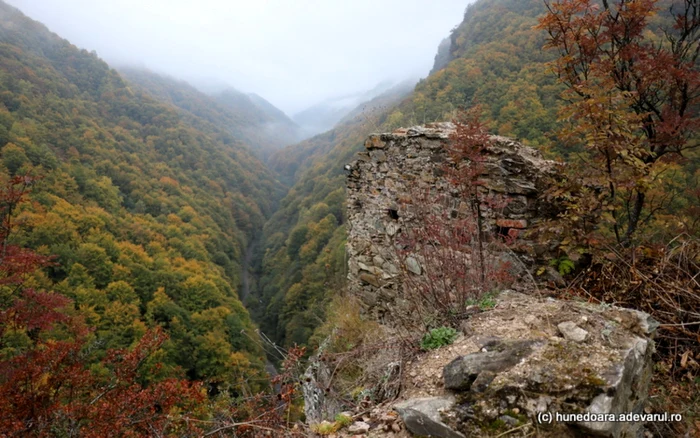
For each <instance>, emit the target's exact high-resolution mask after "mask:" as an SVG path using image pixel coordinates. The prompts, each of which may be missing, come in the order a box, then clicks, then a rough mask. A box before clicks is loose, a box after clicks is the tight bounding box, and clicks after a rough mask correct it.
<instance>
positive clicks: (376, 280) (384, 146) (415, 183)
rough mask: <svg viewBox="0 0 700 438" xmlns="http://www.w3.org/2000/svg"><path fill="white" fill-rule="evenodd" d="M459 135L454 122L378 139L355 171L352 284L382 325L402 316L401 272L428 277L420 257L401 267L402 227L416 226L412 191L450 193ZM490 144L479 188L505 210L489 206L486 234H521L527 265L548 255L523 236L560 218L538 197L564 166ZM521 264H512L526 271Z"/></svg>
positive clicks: (350, 201)
mask: <svg viewBox="0 0 700 438" xmlns="http://www.w3.org/2000/svg"><path fill="white" fill-rule="evenodd" d="M453 130H454V126H453V125H452V124H451V123H441V124H433V125H429V126H428V127H422V126H418V127H413V128H409V129H402V130H397V131H395V132H393V133H390V134H376V135H372V136H370V137H369V138H368V139H367V141H366V143H365V149H366V150H365V151H363V152H360V153H359V154H358V159H357V161H355V162H354V163H352V164H351V165H350V166H349V167H348V170H349V174H348V178H347V188H348V191H347V211H348V242H347V251H348V268H349V273H348V282H349V284H348V286H349V289H350V290H351V292H352V293H353V294H354V295H356V296H358V297H360V298H361V299H362V300H363V302H364V303H365V305H366V306H367V309H368V313H369V314H371V315H373V317H375V318H376V319H377V320H384V321H385V322H389V321H388V319H387V318H389V317H390V316H391V315H392V314H393V315H394V316H396V314H397V313H398V312H400V309H399V308H398V307H397V306H396V302H397V298H398V292H397V291H398V285H397V281H398V280H397V278H398V277H399V274H400V271H401V270H402V269H406V270H408V271H410V272H412V273H414V274H416V275H420V274H421V273H422V270H423V267H422V266H421V264H420V263H419V261H418V260H417V259H415V258H412V257H408V258H407V259H406V260H405V262H404V263H403V266H402V265H400V264H399V263H397V257H396V254H395V247H396V244H397V242H398V241H399V240H400V239H401V235H402V230H405V229H408V228H410V227H411V226H412V224H413V222H414V218H413V215H412V206H411V201H412V199H411V193H412V192H415V191H425V190H433V191H437V192H440V191H445V190H447V189H448V188H447V184H446V183H445V180H444V178H441V176H442V169H443V164H444V162H445V160H446V159H447V151H446V148H445V146H446V145H447V142H448V141H449V138H450V134H451V133H452V132H453ZM491 140H492V142H491V143H492V144H491V146H490V147H489V148H488V149H487V150H486V160H485V162H484V163H483V168H484V172H483V174H482V175H481V177H480V181H481V183H482V184H481V187H480V189H481V190H482V191H483V196H482V198H483V199H486V198H489V195H492V196H491V197H493V196H498V197H500V198H502V199H503V201H504V202H503V203H504V205H505V207H503V208H502V209H500V210H498V211H497V210H495V209H494V208H492V207H490V206H489V205H488V204H486V203H484V204H483V205H482V208H481V213H482V216H483V221H484V229H485V230H488V231H489V232H490V233H492V234H494V235H497V234H501V235H504V236H506V235H507V236H511V237H518V242H519V246H520V247H521V248H526V249H527V251H529V252H531V254H528V253H522V254H521V255H520V259H521V260H525V262H526V263H527V262H528V261H532V260H533V258H534V257H536V256H537V254H536V253H537V252H539V253H540V254H541V253H542V252H544V251H546V250H547V248H540V246H538V245H529V244H527V242H526V241H525V240H524V239H523V238H522V237H523V231H524V230H526V229H528V227H530V226H532V225H533V224H535V223H537V222H538V221H540V220H541V219H542V218H544V217H551V216H552V215H553V214H555V213H556V212H554V211H552V207H551V206H550V205H548V204H547V203H546V202H544V201H543V200H542V199H541V198H540V196H539V195H540V193H541V192H542V191H543V190H544V189H545V187H546V185H547V177H548V176H549V175H552V174H554V173H556V168H557V165H556V164H555V163H554V162H552V161H548V160H545V159H543V158H542V156H541V154H540V153H539V152H538V151H536V150H534V149H532V148H530V147H527V146H524V145H522V144H520V143H518V142H516V141H513V140H511V139H508V138H505V137H497V136H494V137H492V138H491ZM465 207H466V204H465V202H464V200H459V199H457V200H455V206H454V209H455V213H456V212H457V211H461V210H463V209H464V208H465ZM505 256H506V257H510V256H509V255H505ZM520 263H521V261H515V263H513V265H514V267H515V268H519V264H520Z"/></svg>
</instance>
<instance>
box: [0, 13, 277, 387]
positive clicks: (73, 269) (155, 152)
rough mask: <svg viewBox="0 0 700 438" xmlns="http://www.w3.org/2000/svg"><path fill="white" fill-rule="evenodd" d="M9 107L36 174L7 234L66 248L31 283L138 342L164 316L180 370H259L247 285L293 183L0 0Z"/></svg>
mask: <svg viewBox="0 0 700 438" xmlns="http://www.w3.org/2000/svg"><path fill="white" fill-rule="evenodd" d="M164 82H165V81H164ZM157 92H158V90H157V89H156V90H154V91H153V93H157ZM0 119H1V121H0V154H1V162H2V164H1V166H2V172H1V173H2V175H3V179H5V180H6V179H7V178H9V177H11V176H14V175H24V174H28V175H32V176H35V177H37V178H38V180H37V182H36V183H35V184H34V185H33V186H32V188H31V202H29V203H26V204H24V205H22V206H21V208H20V209H19V211H18V213H17V215H18V217H17V219H16V221H17V223H19V224H21V227H20V229H19V230H18V231H17V232H16V233H14V234H13V235H12V236H11V239H12V242H13V243H14V244H18V245H21V246H25V247H28V248H33V249H35V250H36V251H38V252H39V253H41V254H44V255H55V256H56V258H55V260H54V261H55V264H54V265H53V266H52V267H50V268H49V269H47V270H45V271H44V272H43V274H42V275H36V276H35V278H33V279H32V284H33V285H35V287H41V288H43V289H47V290H55V291H56V292H59V293H62V294H64V295H65V296H67V297H69V298H71V299H72V300H73V302H74V305H75V308H76V310H79V311H80V312H81V313H83V314H84V315H85V317H86V318H87V319H88V320H89V321H90V323H91V324H92V325H93V326H95V327H96V328H97V330H96V331H95V332H94V334H93V336H94V342H95V343H96V344H95V345H99V346H100V347H99V348H100V349H102V350H106V349H108V348H125V347H129V346H131V345H134V344H135V343H136V342H138V341H139V340H140V338H141V336H142V335H143V334H144V333H145V331H146V330H147V329H149V328H153V327H158V326H159V327H162V328H164V329H165V331H166V332H167V333H168V334H169V335H170V339H169V340H168V341H167V342H166V343H165V344H164V345H163V347H162V354H163V358H164V363H165V364H167V366H168V367H170V368H171V369H172V370H173V371H172V372H176V369H180V370H181V371H182V372H184V373H185V374H186V376H187V377H189V378H192V379H200V380H204V381H205V382H209V383H210V384H211V388H216V389H217V390H219V389H225V388H229V387H231V388H234V387H236V385H237V384H236V383H235V379H233V376H235V375H249V374H251V373H253V374H254V373H261V372H262V367H263V355H262V350H261V349H260V347H259V345H257V343H256V335H255V328H254V326H253V324H252V322H251V320H250V318H249V316H248V312H247V310H246V309H245V308H244V307H243V305H242V304H241V302H240V301H239V298H238V287H239V284H240V279H241V264H242V262H243V254H244V252H245V249H246V247H247V244H248V242H249V241H250V240H251V239H253V237H254V235H255V233H256V230H258V229H259V228H261V227H262V224H263V222H264V221H265V219H266V218H267V217H268V216H269V215H270V214H271V213H272V211H273V209H274V207H275V202H276V197H277V196H279V194H281V190H282V187H281V186H280V185H279V183H277V182H276V181H275V179H274V178H273V177H272V174H271V173H270V172H269V171H268V170H267V169H266V168H265V166H264V165H263V164H262V163H261V162H260V161H259V160H258V159H257V158H255V156H254V154H253V152H252V151H251V149H250V148H249V147H248V146H247V145H245V144H243V143H242V142H241V141H240V140H239V139H237V138H235V137H234V136H232V135H231V134H230V133H229V132H226V131H225V130H223V129H222V128H219V127H215V126H214V125H213V124H212V123H211V122H208V121H204V120H202V119H200V118H199V117H198V116H196V115H193V114H183V113H181V112H179V111H178V109H177V108H175V107H173V106H170V105H168V104H166V103H162V102H160V101H158V100H156V99H154V98H152V97H149V96H148V95H146V94H145V93H141V92H139V91H137V90H136V87H135V86H133V85H129V83H128V82H126V81H125V80H124V79H122V77H121V76H120V75H119V74H118V73H117V72H116V71H114V70H112V69H110V68H109V66H108V65H107V64H105V63H104V62H103V61H101V60H100V59H99V58H97V57H96V56H95V55H94V54H91V53H88V52H87V51H85V50H79V49H77V48H76V47H74V46H72V45H71V44H70V43H68V42H67V41H65V40H62V39H60V38H59V37H57V36H56V35H54V34H52V33H50V32H49V31H48V30H47V29H46V28H45V27H44V26H42V25H40V24H38V23H36V22H34V21H32V20H30V19H28V18H26V17H25V16H23V15H22V14H21V13H20V12H18V11H17V10H15V9H14V8H12V7H9V6H7V5H5V4H2V5H0ZM13 342H14V341H11V340H7V339H6V340H4V341H3V351H5V352H9V351H12V349H13V348H18V346H17V345H13ZM233 357H238V358H239V359H237V361H232V360H231V358H233ZM258 384H263V380H260V381H259V382H258Z"/></svg>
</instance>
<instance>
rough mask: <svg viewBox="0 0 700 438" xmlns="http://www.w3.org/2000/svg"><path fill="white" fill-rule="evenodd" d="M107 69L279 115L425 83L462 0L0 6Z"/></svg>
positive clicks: (61, 1) (33, 2)
mask: <svg viewBox="0 0 700 438" xmlns="http://www.w3.org/2000/svg"><path fill="white" fill-rule="evenodd" d="M6 1H8V2H9V3H10V4H12V5H14V6H16V7H18V8H19V9H21V10H22V11H23V12H24V13H25V14H26V15H28V16H30V17H31V18H33V19H35V20H38V21H41V22H42V23H44V24H45V25H47V26H48V27H49V28H50V29H51V30H52V31H54V32H56V33H57V34H59V35H60V36H62V37H64V38H66V39H68V40H69V41H71V42H72V43H73V44H75V45H77V46H79V47H81V48H85V49H88V50H95V51H97V53H98V55H100V57H102V58H103V59H105V60H106V61H107V62H109V63H112V64H114V65H118V64H122V63H128V64H133V65H137V66H141V67H147V68H149V69H151V70H155V71H159V72H164V73H168V74H170V75H173V76H176V77H178V78H182V79H186V80H189V81H202V80H211V81H212V82H222V83H226V84H230V85H232V86H234V87H236V88H238V89H240V90H241V91H248V92H255V93H258V94H260V95H261V96H263V97H264V98H266V99H268V100H269V101H271V102H272V103H273V104H275V105H276V106H278V107H279V108H281V109H283V110H284V111H286V112H287V113H288V114H290V115H291V114H294V113H295V112H297V111H299V110H302V109H304V108H306V107H308V106H310V105H311V104H313V103H316V102H318V101H320V100H323V99H325V98H327V97H336V96H340V95H344V94H347V93H352V92H356V91H362V90H367V89H371V88H373V87H374V86H375V85H376V84H377V83H379V82H381V81H383V80H387V79H396V80H401V79H406V78H409V77H425V76H426V75H427V73H428V71H429V70H430V68H431V66H432V63H433V58H434V56H435V53H436V51H437V46H438V44H439V43H440V41H441V40H442V38H444V37H446V36H447V35H448V34H449V32H450V30H451V29H452V28H453V27H454V26H456V25H457V24H459V23H460V22H461V20H462V15H463V13H464V9H465V8H466V6H467V4H468V3H470V1H471V0H249V1H241V0H196V1H195V0H6Z"/></svg>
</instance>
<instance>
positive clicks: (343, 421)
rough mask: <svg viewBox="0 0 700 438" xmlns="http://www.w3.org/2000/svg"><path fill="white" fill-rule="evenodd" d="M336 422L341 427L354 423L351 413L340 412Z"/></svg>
mask: <svg viewBox="0 0 700 438" xmlns="http://www.w3.org/2000/svg"><path fill="white" fill-rule="evenodd" d="M335 422H336V423H338V424H339V425H340V427H341V428H343V427H347V426H350V425H351V424H352V417H351V416H349V415H343V414H338V415H336V416H335Z"/></svg>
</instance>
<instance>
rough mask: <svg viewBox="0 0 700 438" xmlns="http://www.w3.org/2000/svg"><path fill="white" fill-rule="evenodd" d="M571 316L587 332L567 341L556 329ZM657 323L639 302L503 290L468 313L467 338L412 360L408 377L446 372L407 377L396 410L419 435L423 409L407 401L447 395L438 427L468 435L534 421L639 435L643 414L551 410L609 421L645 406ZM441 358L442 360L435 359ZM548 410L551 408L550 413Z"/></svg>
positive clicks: (566, 433) (576, 432) (551, 431)
mask: <svg viewBox="0 0 700 438" xmlns="http://www.w3.org/2000/svg"><path fill="white" fill-rule="evenodd" d="M567 322H568V323H572V324H574V325H575V326H576V327H577V328H579V329H580V330H584V331H586V333H588V334H589V336H587V337H586V338H585V339H569V338H568V337H567V335H566V332H564V333H562V331H561V330H560V328H559V327H560V326H561V325H562V324H564V323H567ZM566 325H567V326H568V325H569V324H566ZM656 326H657V324H655V323H654V322H653V320H651V319H650V318H649V316H648V315H646V314H644V313H642V312H638V311H634V310H628V309H621V308H615V307H611V306H600V305H589V304H585V303H576V302H567V301H557V300H553V299H547V300H537V299H533V297H531V296H528V295H524V294H520V293H516V292H512V291H506V292H502V293H501V295H500V296H499V298H498V304H497V306H496V308H495V309H493V310H491V311H488V312H484V313H481V314H479V315H476V316H474V317H472V318H471V319H469V320H467V321H465V323H464V325H463V327H462V329H463V331H464V332H465V336H464V337H463V338H461V339H460V340H458V341H457V342H456V343H455V345H454V346H451V347H449V348H443V349H441V350H437V351H435V352H434V353H430V354H428V355H426V356H427V357H425V358H422V359H419V360H418V361H417V362H416V363H414V364H413V365H412V367H410V368H409V370H408V373H409V375H416V376H417V375H421V374H423V375H430V374H431V373H433V372H434V371H433V370H436V369H437V370H441V371H442V375H441V376H439V377H438V379H437V380H436V381H432V382H431V383H425V382H423V383H421V384H419V385H418V386H416V387H414V388H410V383H409V384H408V386H409V388H407V389H406V390H405V391H404V394H403V397H405V398H407V399H408V400H406V401H403V402H400V403H398V404H397V405H396V407H395V409H396V411H397V412H398V413H399V414H400V415H401V416H402V418H404V420H405V421H406V420H408V421H406V427H407V429H408V430H412V431H413V432H414V433H416V434H420V432H419V431H418V429H415V430H414V429H412V426H411V425H412V424H413V423H415V421H416V416H417V415H418V414H416V413H415V412H409V413H408V414H407V413H406V412H407V411H406V408H405V407H406V406H413V405H414V404H417V405H419V406H425V405H426V400H443V403H442V404H441V405H440V408H441V411H440V418H442V419H443V420H440V423H441V426H440V427H442V426H445V427H447V424H449V427H450V429H451V430H453V431H454V432H455V433H461V434H464V435H466V436H479V437H480V436H490V435H492V434H495V435H498V434H499V433H500V432H504V431H506V430H509V429H513V428H515V427H522V429H523V431H524V432H527V430H528V429H529V430H531V431H534V430H535V429H536V428H537V429H538V430H539V435H538V436H546V437H574V436H601V437H615V438H620V437H625V438H631V437H637V436H641V435H640V434H641V433H642V431H643V425H644V423H643V422H628V421H595V422H593V421H575V420H576V418H573V417H567V418H564V417H560V418H559V419H557V418H556V417H555V416H554V415H556V414H557V413H558V414H584V413H593V414H597V415H599V419H602V420H606V419H611V417H610V415H618V414H627V413H636V414H642V413H643V412H644V406H645V403H646V400H647V391H648V387H649V383H650V380H651V372H652V361H651V356H652V353H653V351H654V342H653V340H652V338H653V335H654V331H655V329H656ZM435 357H439V358H441V359H440V360H439V361H437V362H438V363H436V360H435ZM445 400H451V401H452V402H450V403H448V402H446V401H445ZM428 405H430V404H428ZM419 411H420V410H419ZM428 411H429V412H432V411H435V410H434V409H430V410H428ZM546 414H552V415H553V417H552V418H551V420H549V417H547V416H546ZM428 417H429V415H428ZM433 417H434V416H433ZM419 418H422V417H419ZM431 418H432V417H431ZM447 419H449V421H447ZM426 421H427V420H426ZM424 422H425V421H424ZM535 425H536V426H535ZM499 431H500V432H499ZM435 436H451V435H449V434H448V433H443V435H435ZM454 436H456V435H454Z"/></svg>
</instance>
